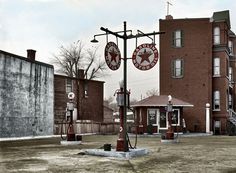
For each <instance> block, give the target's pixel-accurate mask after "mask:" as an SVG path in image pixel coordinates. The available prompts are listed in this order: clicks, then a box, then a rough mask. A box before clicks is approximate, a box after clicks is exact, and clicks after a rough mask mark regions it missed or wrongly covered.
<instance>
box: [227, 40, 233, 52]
mask: <svg viewBox="0 0 236 173" xmlns="http://www.w3.org/2000/svg"><path fill="white" fill-rule="evenodd" d="M228 47H229V54H230V55H233V54H234V52H233V42H232V41H231V40H229V42H228Z"/></svg>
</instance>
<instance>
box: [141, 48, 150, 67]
mask: <svg viewBox="0 0 236 173" xmlns="http://www.w3.org/2000/svg"><path fill="white" fill-rule="evenodd" d="M151 55H152V53H151V52H147V51H146V49H144V51H143V52H140V54H139V55H138V56H140V57H141V58H142V60H141V62H140V64H142V62H144V61H147V62H149V63H150V60H149V57H150V56H151Z"/></svg>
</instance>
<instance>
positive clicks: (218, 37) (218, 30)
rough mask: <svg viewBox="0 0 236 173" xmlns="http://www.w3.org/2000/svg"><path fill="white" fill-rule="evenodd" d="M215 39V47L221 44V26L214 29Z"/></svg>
mask: <svg viewBox="0 0 236 173" xmlns="http://www.w3.org/2000/svg"><path fill="white" fill-rule="evenodd" d="M213 39H214V41H213V44H214V45H219V44H220V27H219V26H216V27H214V30H213Z"/></svg>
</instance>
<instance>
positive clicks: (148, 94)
mask: <svg viewBox="0 0 236 173" xmlns="http://www.w3.org/2000/svg"><path fill="white" fill-rule="evenodd" d="M158 94H159V92H158V90H157V89H155V88H152V89H150V90H148V91H147V92H146V97H150V96H154V95H158Z"/></svg>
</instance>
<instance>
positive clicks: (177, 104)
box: [132, 95, 193, 134]
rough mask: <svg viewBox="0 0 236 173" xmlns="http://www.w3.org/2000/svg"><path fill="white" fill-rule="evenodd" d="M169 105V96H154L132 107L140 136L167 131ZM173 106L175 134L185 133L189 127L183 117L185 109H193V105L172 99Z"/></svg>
mask: <svg viewBox="0 0 236 173" xmlns="http://www.w3.org/2000/svg"><path fill="white" fill-rule="evenodd" d="M167 103H168V96H167V95H159V96H157V95H154V96H150V97H148V98H146V99H143V100H141V101H139V102H136V103H135V104H134V105H132V107H133V108H134V111H135V115H136V124H138V133H139V134H142V133H152V134H153V133H163V132H165V131H167V129H168V113H167V110H166V107H167ZM172 104H173V114H172V115H173V116H172V127H173V129H174V131H175V132H183V130H185V128H186V129H187V127H188V124H186V123H185V120H184V117H183V109H191V107H193V105H192V104H191V103H188V102H185V101H182V100H180V99H177V98H172Z"/></svg>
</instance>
